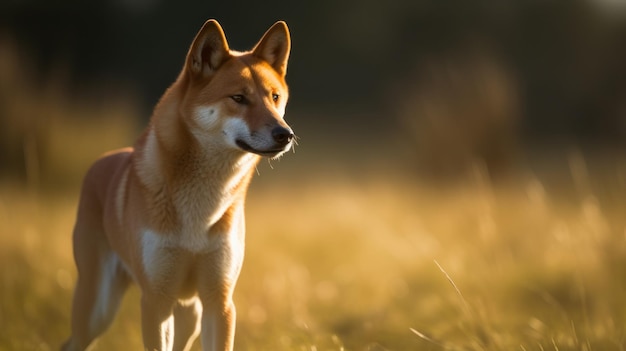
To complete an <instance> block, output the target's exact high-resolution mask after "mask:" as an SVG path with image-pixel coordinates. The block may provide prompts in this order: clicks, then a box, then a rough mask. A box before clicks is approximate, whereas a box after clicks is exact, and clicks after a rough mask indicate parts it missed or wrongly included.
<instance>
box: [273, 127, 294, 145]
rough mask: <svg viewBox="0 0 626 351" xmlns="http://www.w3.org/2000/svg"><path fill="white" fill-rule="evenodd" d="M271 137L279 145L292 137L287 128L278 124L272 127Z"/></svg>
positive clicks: (284, 143)
mask: <svg viewBox="0 0 626 351" xmlns="http://www.w3.org/2000/svg"><path fill="white" fill-rule="evenodd" d="M272 138H274V141H275V142H276V143H278V144H280V145H287V144H289V142H290V141H291V140H292V139H293V132H292V131H291V129H289V128H285V127H280V126H278V127H276V128H274V129H272Z"/></svg>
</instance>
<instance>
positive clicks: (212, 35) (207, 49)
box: [186, 20, 230, 78]
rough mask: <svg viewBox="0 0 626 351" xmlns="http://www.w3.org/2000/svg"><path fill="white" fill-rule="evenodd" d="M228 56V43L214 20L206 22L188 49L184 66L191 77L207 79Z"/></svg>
mask: <svg viewBox="0 0 626 351" xmlns="http://www.w3.org/2000/svg"><path fill="white" fill-rule="evenodd" d="M229 56H230V54H229V48H228V42H227V41H226V36H225V35H224V31H223V30H222V27H221V26H220V24H219V23H217V21H216V20H208V21H206V22H205V23H204V25H203V26H202V29H200V31H199V32H198V34H196V38H195V39H194V40H193V43H192V44H191V47H190V48H189V53H188V54H187V62H186V65H187V68H188V70H189V72H191V74H192V75H193V76H200V77H203V78H208V77H210V76H211V75H213V73H215V71H217V69H218V68H219V67H220V66H221V65H222V63H224V61H226V59H228V57H229Z"/></svg>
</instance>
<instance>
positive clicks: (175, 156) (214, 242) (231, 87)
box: [62, 20, 294, 351]
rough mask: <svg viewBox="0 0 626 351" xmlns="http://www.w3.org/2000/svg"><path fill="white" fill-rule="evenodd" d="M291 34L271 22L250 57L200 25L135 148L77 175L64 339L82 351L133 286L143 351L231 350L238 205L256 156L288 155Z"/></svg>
mask: <svg viewBox="0 0 626 351" xmlns="http://www.w3.org/2000/svg"><path fill="white" fill-rule="evenodd" d="M290 46H291V41H290V35H289V31H288V28H287V25H286V24H285V23H284V22H277V23H276V24H274V25H273V26H272V27H271V28H270V29H269V30H268V31H267V32H266V33H265V35H264V36H263V37H262V38H261V40H260V41H259V42H258V43H257V45H256V46H255V47H254V48H253V49H252V50H251V51H248V52H236V51H232V50H230V49H229V46H228V43H227V41H226V38H225V36H224V32H223V31H222V28H221V27H220V25H219V24H218V23H217V22H216V21H214V20H209V21H207V22H206V23H205V24H204V26H203V27H202V29H200V31H199V32H198V34H197V35H196V37H195V39H194V41H193V43H192V44H191V47H190V49H189V52H188V53H187V58H186V60H185V64H184V67H183V69H182V72H181V73H180V75H179V76H178V78H177V80H176V81H175V82H174V83H173V84H172V86H170V87H169V89H168V90H167V91H166V92H165V94H164V95H163V97H162V98H161V100H160V101H159V103H158V104H157V106H156V108H155V109H154V113H153V115H152V117H151V120H150V124H149V125H148V127H147V128H146V130H145V131H144V133H143V134H142V135H141V137H140V138H139V139H138V140H137V142H136V143H135V145H134V148H126V149H122V150H117V151H113V152H110V153H108V154H105V155H104V156H103V157H102V158H100V159H99V160H97V161H96V162H95V164H94V165H93V166H92V167H91V168H90V169H89V171H88V172H87V175H86V176H85V179H84V183H83V187H82V191H81V196H80V203H79V206H78V214H77V219H76V225H75V228H74V234H73V244H74V258H75V261H76V266H77V269H78V280H77V283H76V290H75V294H74V299H73V303H72V335H71V337H70V338H69V340H68V341H67V342H66V343H65V344H64V345H63V348H62V350H64V351H74V350H84V349H86V348H87V347H88V346H89V345H90V344H91V343H92V341H93V340H94V339H95V338H96V337H98V336H99V335H100V334H101V333H102V332H103V331H104V330H105V329H106V328H107V327H108V325H109V324H110V323H111V321H112V320H113V317H114V316H115V313H116V310H117V308H118V305H119V303H120V300H121V298H122V296H123V294H124V292H125V290H126V288H127V287H128V286H129V284H130V283H131V282H135V283H136V284H137V285H138V286H139V288H140V289H141V311H142V312H141V327H142V334H143V342H144V348H145V350H150V351H153V350H168V351H169V350H188V349H189V348H190V347H191V345H192V343H193V341H194V340H195V338H196V337H197V336H198V335H201V342H202V349H203V350H232V348H233V339H234V332H235V306H234V305H233V301H232V294H233V290H234V288H235V283H236V281H237V278H238V275H239V271H240V268H241V264H242V261H243V254H244V232H245V228H244V201H245V197H246V191H247V188H248V184H249V182H250V179H251V177H252V175H253V173H254V170H255V167H256V165H257V162H258V161H259V159H260V158H261V157H262V156H265V157H270V158H276V157H279V156H280V155H282V154H283V153H284V152H285V151H287V150H289V149H290V148H291V147H292V144H293V143H294V133H293V131H292V130H291V128H290V127H289V126H288V125H287V124H286V123H285V121H284V120H283V115H284V113H285V106H286V103H287V98H288V90H287V85H286V83H285V74H286V69H287V61H288V58H289V52H290Z"/></svg>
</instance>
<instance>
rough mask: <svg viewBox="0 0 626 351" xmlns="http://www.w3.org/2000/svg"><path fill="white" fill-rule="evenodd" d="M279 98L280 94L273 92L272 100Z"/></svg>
mask: <svg viewBox="0 0 626 351" xmlns="http://www.w3.org/2000/svg"><path fill="white" fill-rule="evenodd" d="M279 98H280V95H278V94H272V100H274V102H276V101H278V99H279Z"/></svg>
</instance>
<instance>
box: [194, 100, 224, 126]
mask: <svg viewBox="0 0 626 351" xmlns="http://www.w3.org/2000/svg"><path fill="white" fill-rule="evenodd" d="M219 116H220V110H219V108H218V107H215V106H202V107H198V108H196V110H195V115H194V117H195V118H196V121H198V125H199V126H200V128H202V129H204V130H211V129H213V128H215V127H216V126H217V125H218V122H219Z"/></svg>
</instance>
